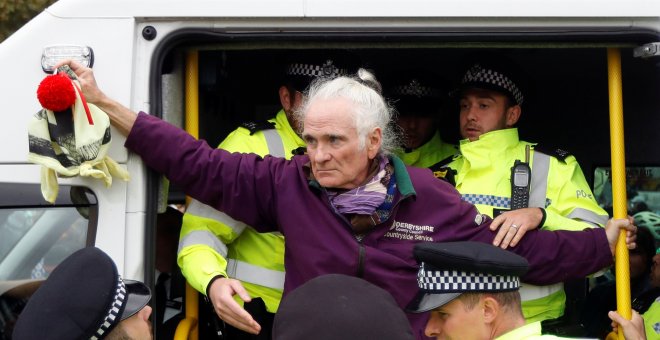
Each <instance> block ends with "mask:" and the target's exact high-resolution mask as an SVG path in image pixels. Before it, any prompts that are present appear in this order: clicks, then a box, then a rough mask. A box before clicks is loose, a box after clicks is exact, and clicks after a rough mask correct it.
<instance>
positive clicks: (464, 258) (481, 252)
mask: <svg viewBox="0 0 660 340" xmlns="http://www.w3.org/2000/svg"><path fill="white" fill-rule="evenodd" d="M413 254H414V256H415V259H416V260H417V262H418V263H420V271H419V274H418V275H417V283H418V286H419V288H420V290H419V292H418V294H417V296H416V297H415V299H413V301H411V303H410V304H409V305H408V306H407V308H406V309H407V310H409V311H411V312H417V313H421V312H426V311H429V310H432V309H435V308H438V307H440V306H443V305H445V304H447V303H449V302H451V301H452V300H454V299H455V298H457V297H458V296H460V295H461V294H462V293H467V292H506V291H514V290H517V289H518V288H519V278H520V277H521V276H522V275H524V274H525V273H526V272H527V269H528V268H529V264H528V262H527V260H526V259H525V258H523V257H521V256H519V255H517V254H514V253H512V252H510V251H507V250H504V249H501V248H499V247H495V246H493V245H491V244H487V243H481V242H471V241H465V242H441V243H432V242H429V243H418V244H416V245H415V247H414V249H413Z"/></svg>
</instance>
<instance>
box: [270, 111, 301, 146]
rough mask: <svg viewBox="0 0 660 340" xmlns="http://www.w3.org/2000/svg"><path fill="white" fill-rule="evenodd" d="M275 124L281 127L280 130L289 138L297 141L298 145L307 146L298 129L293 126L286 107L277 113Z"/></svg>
mask: <svg viewBox="0 0 660 340" xmlns="http://www.w3.org/2000/svg"><path fill="white" fill-rule="evenodd" d="M275 124H276V125H277V126H279V127H280V131H281V132H282V133H284V134H285V135H286V137H288V138H289V140H293V141H295V142H296V144H297V145H298V146H305V142H304V141H303V140H302V138H300V136H298V134H297V133H296V130H294V129H293V128H292V127H291V124H289V120H288V119H287V118H286V112H284V109H282V110H280V112H278V113H277V115H275Z"/></svg>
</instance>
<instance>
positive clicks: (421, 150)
mask: <svg viewBox="0 0 660 340" xmlns="http://www.w3.org/2000/svg"><path fill="white" fill-rule="evenodd" d="M456 153H458V149H457V148H456V146H455V145H451V144H447V143H445V142H443V141H442V139H441V138H440V132H439V131H436V132H435V134H434V135H433V137H431V139H430V140H429V141H428V142H426V143H425V144H424V145H422V146H420V147H418V148H417V149H414V150H411V151H407V152H404V151H403V150H400V151H399V152H397V156H399V158H401V160H402V161H403V163H405V164H406V165H410V166H416V167H418V168H429V167H431V166H433V165H435V164H437V163H438V162H440V161H442V160H443V159H445V158H447V157H449V156H451V155H454V154H456Z"/></svg>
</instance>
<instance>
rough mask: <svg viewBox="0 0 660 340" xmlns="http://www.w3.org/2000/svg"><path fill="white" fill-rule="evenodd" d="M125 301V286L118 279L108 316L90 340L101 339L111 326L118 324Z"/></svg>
mask: <svg viewBox="0 0 660 340" xmlns="http://www.w3.org/2000/svg"><path fill="white" fill-rule="evenodd" d="M125 301H126V285H125V284H124V281H123V280H122V279H121V277H119V282H118V283H117V290H116V291H115V300H114V302H113V303H112V306H111V307H110V310H108V314H107V315H106V316H105V319H104V320H103V323H102V324H101V326H100V327H99V329H98V330H96V334H94V335H92V337H90V340H99V339H103V337H105V336H106V335H107V334H106V332H108V330H109V329H110V328H111V327H112V325H114V324H116V323H119V320H118V319H119V317H120V315H119V313H120V312H121V310H122V309H121V307H122V306H123V305H124V302H125Z"/></svg>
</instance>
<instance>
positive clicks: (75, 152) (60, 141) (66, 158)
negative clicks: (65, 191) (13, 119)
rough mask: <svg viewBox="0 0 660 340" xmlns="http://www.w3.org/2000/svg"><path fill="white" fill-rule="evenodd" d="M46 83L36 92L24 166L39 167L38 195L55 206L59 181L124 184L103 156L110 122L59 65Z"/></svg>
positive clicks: (119, 172) (118, 171)
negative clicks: (73, 178) (114, 179)
mask: <svg viewBox="0 0 660 340" xmlns="http://www.w3.org/2000/svg"><path fill="white" fill-rule="evenodd" d="M58 71H59V72H58V73H57V74H55V75H50V76H48V77H46V78H45V79H44V80H43V81H42V82H41V84H40V85H39V89H38V90H37V97H38V99H39V102H40V103H41V105H42V106H43V109H42V110H41V111H39V112H38V113H37V114H36V115H34V117H33V118H32V120H31V121H30V123H29V126H28V140H29V154H28V161H30V162H32V163H36V164H41V165H42V166H43V167H42V171H41V193H42V195H43V196H44V199H45V200H46V201H48V202H51V203H53V202H55V199H56V198H57V192H58V184H57V174H59V175H60V176H65V177H71V176H78V175H80V176H88V177H92V178H98V179H102V180H103V181H104V183H105V185H106V186H110V185H111V184H112V176H115V177H119V178H121V179H123V180H128V177H129V176H128V172H126V170H124V169H123V168H121V167H120V166H119V165H118V164H117V163H116V162H115V161H114V160H112V159H111V158H110V157H108V156H107V153H108V149H109V148H110V140H111V138H110V119H109V118H108V115H107V114H106V113H105V112H103V111H101V109H99V108H98V107H96V106H95V105H94V104H89V103H87V101H86V100H85V98H84V97H83V95H82V91H81V90H80V84H79V83H78V80H77V77H76V74H75V73H74V72H73V71H72V70H71V69H70V68H69V66H67V65H65V66H62V67H60V68H59V69H58Z"/></svg>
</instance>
